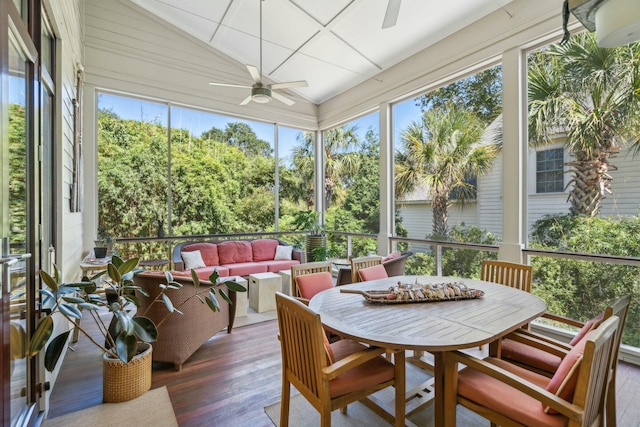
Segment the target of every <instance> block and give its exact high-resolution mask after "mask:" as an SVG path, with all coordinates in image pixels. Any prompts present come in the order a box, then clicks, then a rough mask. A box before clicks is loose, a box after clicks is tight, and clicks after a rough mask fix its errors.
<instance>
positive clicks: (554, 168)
mask: <svg viewBox="0 0 640 427" xmlns="http://www.w3.org/2000/svg"><path fill="white" fill-rule="evenodd" d="M563 154H564V150H563V149H562V148H554V149H551V150H543V151H538V152H537V153H536V193H558V192H562V191H563V189H564V179H563V174H564V168H563V164H564V158H563Z"/></svg>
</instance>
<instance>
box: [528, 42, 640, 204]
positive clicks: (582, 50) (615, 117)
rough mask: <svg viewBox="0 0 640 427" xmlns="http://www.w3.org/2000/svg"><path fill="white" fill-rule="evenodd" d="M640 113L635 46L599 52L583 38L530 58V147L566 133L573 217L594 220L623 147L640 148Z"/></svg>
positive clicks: (639, 61)
mask: <svg viewBox="0 0 640 427" xmlns="http://www.w3.org/2000/svg"><path fill="white" fill-rule="evenodd" d="M639 113H640V43H632V44H630V45H628V46H622V47H617V48H612V49H608V48H601V47H599V46H598V44H597V43H596V39H595V35H594V33H586V32H585V33H581V34H577V35H574V36H572V37H571V39H570V40H569V42H568V43H566V44H564V45H560V44H555V45H552V46H550V47H549V48H547V49H545V50H541V51H538V52H536V53H533V54H531V55H530V57H529V139H530V141H531V142H532V143H534V144H538V145H543V144H548V143H553V142H555V141H556V140H557V137H558V134H559V133H560V132H562V131H564V132H566V146H567V148H568V149H569V150H571V151H572V153H573V154H574V159H572V161H571V162H568V163H567V166H569V168H570V173H571V181H570V182H569V186H570V188H571V190H570V193H569V202H570V204H571V206H570V211H571V213H573V214H575V215H597V213H598V211H599V209H600V202H601V199H602V198H603V197H606V196H607V195H608V194H610V193H611V192H612V190H611V184H612V181H613V179H612V177H611V175H610V174H609V172H610V171H611V170H615V169H616V168H615V166H614V165H612V164H611V158H612V157H613V156H615V155H616V154H617V153H618V152H619V150H620V147H622V146H625V145H627V143H631V144H635V146H636V147H637V148H640V114H639ZM636 151H637V150H636Z"/></svg>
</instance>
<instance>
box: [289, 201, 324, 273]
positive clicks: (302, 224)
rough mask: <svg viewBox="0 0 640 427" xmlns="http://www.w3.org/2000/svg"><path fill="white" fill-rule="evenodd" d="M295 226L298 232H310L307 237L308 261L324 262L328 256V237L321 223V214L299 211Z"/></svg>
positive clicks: (295, 218)
mask: <svg viewBox="0 0 640 427" xmlns="http://www.w3.org/2000/svg"><path fill="white" fill-rule="evenodd" d="M293 225H294V227H295V228H296V230H304V231H308V232H309V234H308V235H307V236H306V242H305V247H306V255H307V260H308V261H324V259H325V258H324V257H323V254H326V248H327V235H326V230H325V227H324V225H323V224H321V223H320V212H317V211H298V212H297V213H296V214H295V216H294V221H293Z"/></svg>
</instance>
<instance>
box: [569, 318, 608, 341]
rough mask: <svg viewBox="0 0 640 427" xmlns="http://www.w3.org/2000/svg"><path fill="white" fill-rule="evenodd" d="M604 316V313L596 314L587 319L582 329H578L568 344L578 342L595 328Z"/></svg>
mask: <svg viewBox="0 0 640 427" xmlns="http://www.w3.org/2000/svg"><path fill="white" fill-rule="evenodd" d="M603 318H604V313H600V314H598V315H597V316H596V317H594V318H593V319H590V320H588V321H587V322H586V323H585V324H584V326H583V327H582V329H580V330H579V331H578V333H577V334H576V336H575V337H573V339H572V340H571V342H569V345H571V346H574V345H576V344H578V343H579V342H580V340H581V339H582V338H583V337H584V336H585V335H586V334H587V332H589V331H590V330H592V329H595V328H597V327H598V326H600V324H601V323H602V319H603Z"/></svg>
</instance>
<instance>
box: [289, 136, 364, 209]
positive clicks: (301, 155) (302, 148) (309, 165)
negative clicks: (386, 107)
mask: <svg viewBox="0 0 640 427" xmlns="http://www.w3.org/2000/svg"><path fill="white" fill-rule="evenodd" d="M356 131H357V128H356V126H354V125H343V126H338V127H335V128H333V129H329V130H326V131H324V186H325V188H324V197H325V208H327V209H328V208H329V206H330V204H331V201H332V200H334V201H335V198H336V195H337V194H338V193H339V192H338V191H337V190H338V189H340V188H341V186H342V183H343V181H344V177H346V176H350V175H352V174H354V173H355V172H357V170H358V167H359V161H358V159H359V157H358V153H357V152H356V151H353V150H354V149H355V148H356V147H357V146H358V135H357V133H356ZM299 139H300V142H301V144H300V145H299V146H298V147H296V148H295V150H294V155H293V164H294V166H295V167H296V168H297V169H298V170H299V171H300V173H301V175H302V176H304V177H305V178H306V179H307V180H308V181H307V182H308V183H309V184H310V185H311V183H313V178H312V177H313V165H314V163H313V153H314V145H313V144H314V139H313V134H312V133H309V132H305V133H304V134H301V136H300V138H299ZM310 206H311V205H309V207H310Z"/></svg>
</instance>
